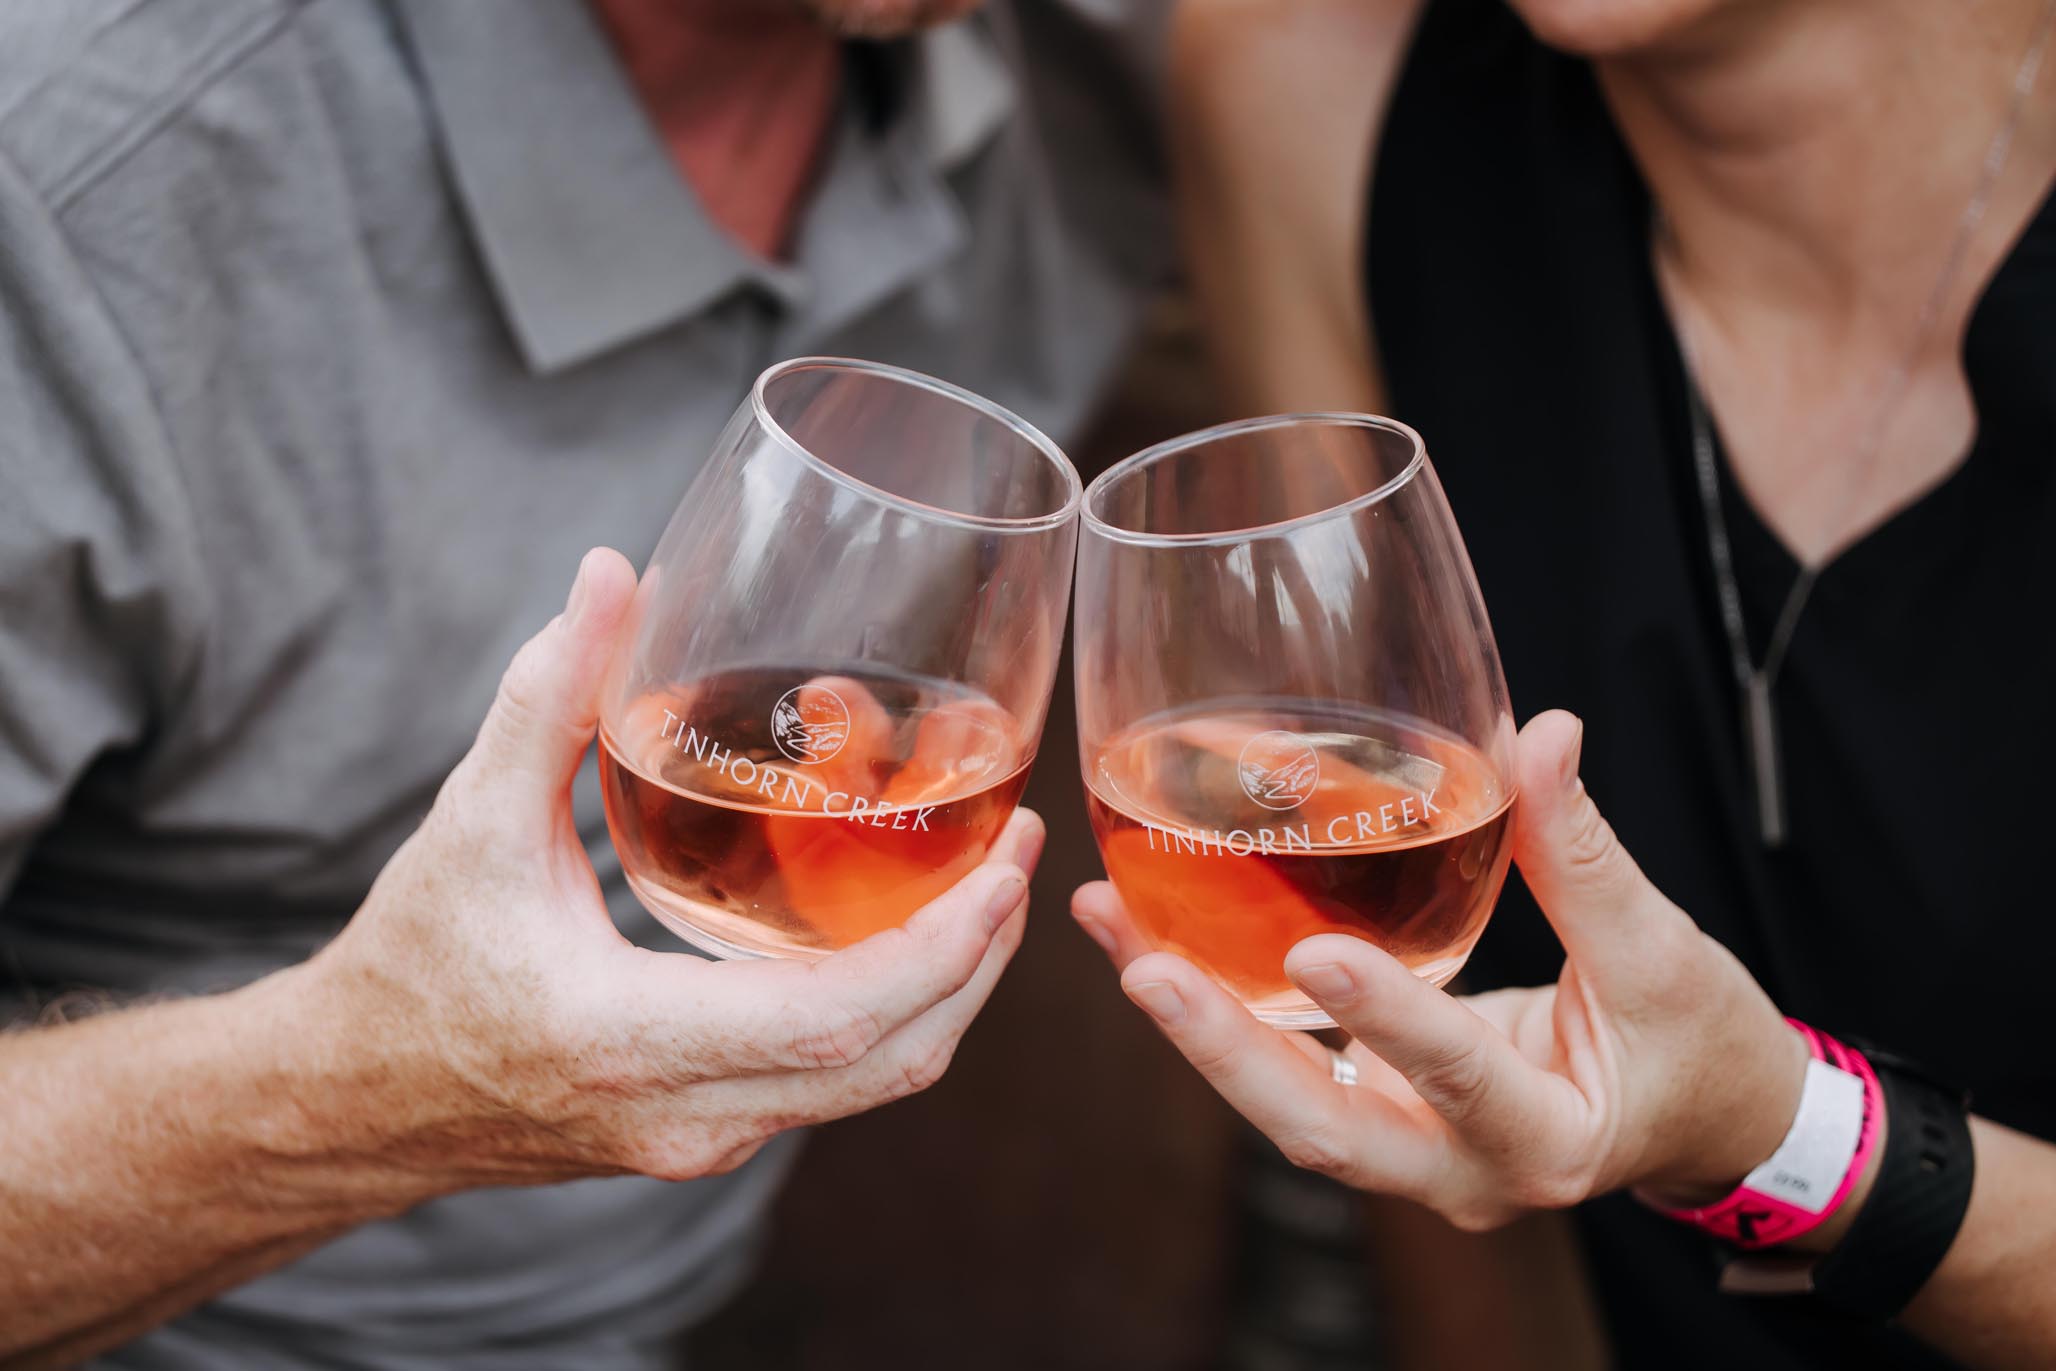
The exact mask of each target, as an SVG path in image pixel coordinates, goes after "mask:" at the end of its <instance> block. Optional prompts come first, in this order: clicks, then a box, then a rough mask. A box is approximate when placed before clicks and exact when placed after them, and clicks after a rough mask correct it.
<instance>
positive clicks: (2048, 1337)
mask: <svg viewBox="0 0 2056 1371" xmlns="http://www.w3.org/2000/svg"><path fill="white" fill-rule="evenodd" d="M1971 1136H1972V1140H1973V1142H1974V1144H1975V1146H1976V1148H1977V1179H1976V1183H1975V1185H1974V1186H1973V1188H1972V1190H1971V1196H1970V1209H1969V1212H1967V1213H1966V1214H1965V1215H1964V1219H1963V1228H1962V1230H1961V1231H1960V1232H1959V1233H1958V1234H1957V1235H1956V1241H1955V1242H1954V1243H1953V1244H1952V1245H1951V1246H1950V1248H1949V1255H1948V1256H1947V1257H1945V1258H1943V1260H1942V1264H1941V1266H1940V1267H1938V1268H1936V1271H1935V1274H1934V1275H1933V1277H1931V1278H1930V1279H1929V1281H1928V1283H1927V1285H1926V1286H1925V1287H1923V1288H1922V1290H1921V1292H1920V1294H1919V1295H1918V1296H1917V1297H1915V1299H1914V1301H1913V1303H1912V1304H1911V1305H1910V1306H1909V1307H1908V1308H1907V1310H1906V1313H1905V1315H1904V1320H1903V1321H1904V1323H1905V1325H1906V1327H1907V1328H1909V1329H1911V1330H1912V1331H1913V1332H1914V1333H1916V1334H1918V1335H1919V1336H1920V1337H1921V1338H1922V1339H1923V1340H1925V1341H1927V1342H1929V1343H1931V1344H1933V1345H1934V1346H1935V1347H1937V1348H1940V1349H1941V1350H1942V1351H1943V1352H1946V1353H1947V1354H1948V1355H1949V1356H1950V1357H1952V1358H1954V1359H1955V1360H1957V1361H1959V1362H1961V1363H1963V1364H1964V1365H1966V1366H1981V1367H2015V1366H2047V1365H2050V1364H2051V1363H2052V1362H2056V1282H2052V1280H2051V1278H2050V1272H2051V1271H2052V1270H2056V1146H2052V1145H2050V1144H2049V1143H2046V1142H2040V1141H2037V1140H2036V1139H2033V1138H2030V1137H2027V1136H2026V1135H2024V1134H2020V1133H2016V1132H2014V1131H2013V1130H2012V1129H2010V1128H2004V1127H2001V1126H2000V1125H1998V1124H1995V1123H1991V1122H1989V1121H1988V1120H1985V1119H1975V1118H1974V1119H1972V1120H1971Z"/></svg>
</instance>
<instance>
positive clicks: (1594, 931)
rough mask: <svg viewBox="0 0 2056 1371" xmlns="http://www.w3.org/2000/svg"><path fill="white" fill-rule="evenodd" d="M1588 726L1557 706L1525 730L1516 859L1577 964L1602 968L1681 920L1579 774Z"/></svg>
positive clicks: (1519, 751) (1518, 767)
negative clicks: (1657, 927) (1661, 926)
mask: <svg viewBox="0 0 2056 1371" xmlns="http://www.w3.org/2000/svg"><path fill="white" fill-rule="evenodd" d="M1584 741H1585V725H1584V721H1583V720H1581V719H1579V718H1578V717H1577V716H1576V715H1573V714H1568V713H1565V712H1564V711H1563V710H1560V709H1553V710H1550V711H1548V712H1547V713H1544V714H1538V715H1536V716H1535V717H1534V718H1533V719H1530V720H1529V721H1528V726H1527V727H1526V728H1524V729H1522V730H1521V736H1520V741H1519V743H1518V744H1517V746H1516V749H1515V752H1516V758H1515V763H1514V766H1515V771H1516V773H1517V774H1518V777H1519V783H1520V803H1519V807H1518V811H1517V814H1516V816H1515V820H1514V848H1513V853H1514V861H1515V862H1516V863H1517V864H1518V865H1519V866H1520V869H1521V878H1522V879H1523V880H1525V881H1526V882H1527V883H1528V889H1529V890H1530V891H1531V892H1532V893H1533V894H1534V896H1535V902H1536V903H1537V904H1539V905H1541V906H1542V912H1543V913H1544V914H1546V915H1548V916H1549V922H1550V925H1551V926H1552V927H1554V928H1555V929H1556V936H1557V937H1558V939H1560V940H1561V941H1562V943H1563V946H1564V950H1565V951H1566V952H1568V953H1569V954H1570V956H1571V960H1572V961H1574V962H1577V963H1578V964H1580V965H1581V966H1585V965H1596V966H1603V965H1604V964H1605V963H1606V961H1607V960H1608V957H1609V954H1610V953H1619V952H1625V951H1626V950H1627V949H1628V948H1629V947H1630V946H1632V944H1633V942H1634V941H1635V939H1636V938H1637V936H1638V935H1639V934H1642V933H1646V932H1647V931H1649V929H1650V927H1651V925H1652V923H1657V922H1661V921H1665V920H1669V919H1674V918H1682V917H1683V915H1681V914H1680V913H1679V912H1678V910H1677V907H1676V906H1675V905H1673V904H1671V902H1670V901H1669V900H1667V899H1665V898H1664V897H1663V894H1662V893H1661V892H1660V891H1658V890H1657V889H1656V887H1655V886H1654V885H1652V884H1650V881H1649V878H1648V877H1647V876H1644V875H1643V874H1642V868H1640V867H1639V866H1637V865H1635V859H1634V858H1632V857H1630V856H1629V855H1628V852H1627V849H1626V848H1624V847H1622V846H1621V844H1620V839H1618V838H1616V837H1615V836H1614V832H1613V826H1612V825H1611V824H1609V823H1607V821H1606V818H1605V816H1604V815H1602V814H1600V812H1599V806H1597V805H1595V804H1594V803H1592V796H1591V795H1590V794H1589V793H1587V791H1586V790H1585V783H1584V781H1582V780H1581V779H1579V776H1578V762H1579V758H1580V755H1581V753H1582V751H1583V745H1584Z"/></svg>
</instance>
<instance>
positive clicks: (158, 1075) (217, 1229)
mask: <svg viewBox="0 0 2056 1371" xmlns="http://www.w3.org/2000/svg"><path fill="white" fill-rule="evenodd" d="M347 1027H348V1025H347V1023H346V1014H345V1012H344V1011H343V1007H342V1006H341V1005H340V1004H338V1003H337V1002H336V999H335V996H334V995H333V994H332V991H331V987H329V986H328V985H327V984H325V983H324V982H323V980H322V979H321V978H320V977H319V976H316V975H312V974H310V973H309V972H308V970H307V969H306V968H296V969H295V970H293V971H289V972H284V973H281V974H280V975H277V976H273V977H270V978H267V979H266V980H263V981H260V982H258V983H256V984H254V985H252V986H249V987H246V988H244V989H242V990H238V991H235V992H233V993H230V994H225V995H218V996H209V997H204V998H198V999H193V1000H187V1001H181V1002H177V1003H170V1004H160V1005H154V1006H151V1007H148V1008H143V1009H137V1010H132V1011H126V1012H121V1013H115V1014H109V1015H105V1016H102V1017H99V1018H95V1019H89V1020H86V1021H84V1022H82V1023H77V1024H70V1025H65V1026H62V1027H56V1028H46V1029H35V1030H30V1031H27V1032H22V1033H16V1034H10V1035H6V1036H0V1232H4V1233H5V1234H6V1235H7V1239H6V1241H5V1242H4V1243H0V1309H5V1310H7V1311H8V1317H7V1318H6V1319H5V1320H4V1321H0V1323H4V1326H0V1365H5V1366H9V1367H36V1366H59V1365H70V1364H72V1363H74V1362H76V1361H77V1360H79V1359H81V1358H83V1357H85V1356H89V1355H91V1354H92V1353H94V1352H96V1351H98V1350H102V1349H104V1348H107V1347H110V1346H114V1345H117V1344H119V1343H121V1342H123V1341H125V1340H127V1339H128V1338H131V1337H133V1336H135V1335H136V1334H138V1333H140V1332H142V1331H143V1330H145V1329H147V1328H149V1327H152V1326H154V1325H156V1324H158V1323H162V1322H164V1321H165V1320H167V1319H170V1318H172V1317H174V1316H176V1315H177V1314H179V1313H181V1312H183V1311H184V1310H186V1309H188V1308H191V1307H192V1306H193V1305H195V1304H198V1303H200V1302H201V1301H202V1300H204V1299H206V1298H208V1297H209V1296H210V1295H213V1294H215V1293H217V1292H218V1291H220V1290H222V1289H225V1288H228V1287H230V1286H233V1285H236V1284H239V1283H241V1282H243V1281H247V1280H249V1279H252V1278H253V1277H255V1276H257V1275H259V1274H261V1273H262V1272H263V1271H265V1270H268V1269H270V1268H271V1267H274V1266H277V1265H280V1264H282V1263H284V1262H285V1261H288V1260H290V1259H291V1258H292V1257H294V1256H297V1255H299V1254H300V1253H302V1252H304V1251H306V1250H307V1249H309V1248H310V1247H313V1246H316V1245H318V1244H319V1243H320V1242H322V1241H324V1240H326V1239H327V1238H329V1237H332V1236H334V1235H336V1234H338V1233H341V1232H343V1231H345V1230H347V1229H348V1228H350V1227H352V1226H354V1225H356V1224H359V1223H362V1222H364V1221H366V1220H368V1219H372V1218H376V1217H380V1216H382V1215H386V1214H391V1213H395V1212H398V1211H400V1210H402V1209H405V1208H407V1207H409V1206H410V1205H412V1204H414V1203H418V1202H419V1201H420V1200H422V1199H425V1198H427V1197H428V1196H429V1195H430V1194H432V1193H435V1190H436V1188H437V1183H436V1182H435V1181H433V1180H431V1179H429V1176H428V1171H427V1168H421V1167H415V1166H411V1165H408V1164H406V1163H404V1162H395V1161H393V1160H390V1157H391V1155H392V1149H390V1148H387V1147H383V1146H381V1144H380V1139H381V1138H382V1137H383V1136H384V1134H385V1124H386V1120H385V1118H384V1115H385V1114H386V1113H387V1111H386V1109H385V1108H384V1105H383V1101H382V1098H381V1095H380V1091H381V1089H382V1088H383V1087H382V1084H381V1080H380V1077H382V1076H386V1077H389V1076H390V1072H391V1064H390V1062H389V1061H385V1060H383V1059H381V1058H379V1057H378V1054H366V1056H365V1059H364V1062H363V1064H362V1065H360V1066H350V1065H349V1064H348V1063H349V1062H350V1060H351V1058H352V1055H353V1054H351V1053H348V1052H345V1051H340V1050H338V1048H339V1046H340V1043H339V1041H338V1040H339V1039H340V1038H341V1037H342V1035H343V1032H344V1030H346V1029H347ZM367 1027H369V1026H367Z"/></svg>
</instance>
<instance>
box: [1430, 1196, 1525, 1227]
mask: <svg viewBox="0 0 2056 1371" xmlns="http://www.w3.org/2000/svg"><path fill="white" fill-rule="evenodd" d="M1439 1212H1440V1213H1441V1215H1442V1217H1443V1219H1444V1220H1446V1221H1447V1222H1448V1224H1449V1226H1450V1227H1452V1228H1454V1229H1456V1230H1457V1231H1459V1232H1462V1233H1490V1232H1493V1231H1494V1230H1495V1229H1500V1228H1504V1227H1506V1225H1507V1224H1508V1223H1510V1222H1512V1221H1513V1217H1514V1211H1513V1210H1512V1209H1510V1208H1508V1207H1507V1206H1505V1205H1503V1204H1493V1203H1487V1202H1480V1201H1466V1202H1461V1203H1457V1204H1453V1205H1445V1206H1443V1207H1442V1208H1441V1209H1440V1211H1439Z"/></svg>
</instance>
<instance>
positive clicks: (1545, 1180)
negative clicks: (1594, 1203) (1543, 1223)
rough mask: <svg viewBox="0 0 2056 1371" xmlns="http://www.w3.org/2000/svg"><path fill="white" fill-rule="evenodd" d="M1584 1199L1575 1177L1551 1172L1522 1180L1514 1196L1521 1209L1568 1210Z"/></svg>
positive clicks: (1583, 1189)
mask: <svg viewBox="0 0 2056 1371" xmlns="http://www.w3.org/2000/svg"><path fill="white" fill-rule="evenodd" d="M1584 1198H1585V1187H1584V1186H1583V1185H1582V1184H1580V1183H1579V1181H1578V1180H1577V1178H1576V1177H1574V1176H1568V1175H1562V1174H1559V1173H1555V1172H1552V1173H1550V1174H1548V1175H1541V1176H1527V1177H1524V1178H1522V1180H1521V1183H1520V1186H1519V1189H1518V1191H1517V1193H1516V1195H1515V1199H1516V1200H1517V1201H1518V1203H1519V1205H1520V1207H1521V1208H1522V1209H1569V1208H1570V1207H1571V1206H1572V1205H1574V1204H1578V1203H1579V1202H1581V1201H1582V1200H1583V1199H1584Z"/></svg>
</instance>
